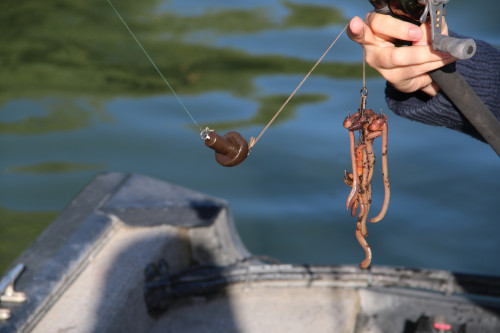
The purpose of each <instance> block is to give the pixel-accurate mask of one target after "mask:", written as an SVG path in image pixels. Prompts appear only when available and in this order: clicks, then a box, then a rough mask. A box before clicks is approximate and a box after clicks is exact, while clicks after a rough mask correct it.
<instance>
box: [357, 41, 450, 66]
mask: <svg viewBox="0 0 500 333" xmlns="http://www.w3.org/2000/svg"><path fill="white" fill-rule="evenodd" d="M450 58H452V56H451V55H450V54H447V53H441V52H436V51H434V50H433V49H432V47H431V46H428V45H415V46H412V47H394V48H379V49H374V50H373V52H369V53H368V56H367V62H368V63H369V64H370V66H372V67H375V68H383V69H391V68H395V67H403V66H415V65H422V64H426V63H433V62H442V64H441V66H443V64H444V63H443V61H445V60H447V59H450ZM455 60H456V59H455ZM452 61H454V60H452Z"/></svg>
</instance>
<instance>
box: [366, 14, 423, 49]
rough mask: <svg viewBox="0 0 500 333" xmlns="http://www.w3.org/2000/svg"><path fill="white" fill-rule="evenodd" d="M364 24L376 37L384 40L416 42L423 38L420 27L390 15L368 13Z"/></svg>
mask: <svg viewBox="0 0 500 333" xmlns="http://www.w3.org/2000/svg"><path fill="white" fill-rule="evenodd" d="M366 22H367V24H368V26H369V27H370V29H371V30H372V31H373V33H374V34H375V35H376V36H379V37H381V38H384V39H386V40H396V39H398V40H405V41H411V42H416V41H419V40H420V39H422V37H423V31H422V29H420V27H418V26H416V25H414V24H412V23H409V22H405V21H401V20H400V19H397V18H395V17H392V16H390V15H384V14H378V13H375V12H370V13H368V15H366Z"/></svg>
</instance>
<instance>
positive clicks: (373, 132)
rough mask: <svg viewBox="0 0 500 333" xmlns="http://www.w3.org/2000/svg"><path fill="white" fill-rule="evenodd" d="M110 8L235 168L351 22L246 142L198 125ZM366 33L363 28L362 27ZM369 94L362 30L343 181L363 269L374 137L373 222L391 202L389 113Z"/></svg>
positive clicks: (223, 161)
mask: <svg viewBox="0 0 500 333" xmlns="http://www.w3.org/2000/svg"><path fill="white" fill-rule="evenodd" d="M106 1H107V2H108V4H109V5H110V6H111V8H112V9H113V10H114V12H115V13H116V15H117V16H118V18H119V19H120V20H121V21H122V23H123V25H124V26H125V27H126V28H127V30H128V32H129V33H130V35H132V37H133V38H134V40H135V41H136V43H137V44H138V45H139V47H140V48H141V50H142V51H143V53H144V54H145V55H146V57H147V58H148V59H149V61H150V62H151V64H152V65H153V67H154V68H155V69H156V71H157V72H158V74H159V75H160V76H161V78H162V79H163V81H164V82H165V84H166V85H167V87H168V88H169V89H170V91H171V92H172V93H173V94H174V96H175V97H176V98H177V100H178V101H179V104H180V105H181V106H182V108H183V109H184V111H185V112H186V113H187V114H188V115H189V117H190V118H191V120H192V122H193V123H194V124H195V125H196V126H197V127H198V128H200V131H201V133H200V138H201V139H202V140H203V141H204V142H205V145H206V146H207V147H208V148H210V149H213V150H214V151H215V160H216V161H217V163H219V164H220V165H222V166H225V167H233V166H236V165H239V164H240V163H242V162H243V161H244V160H245V159H246V158H247V156H248V155H249V154H250V152H251V150H252V148H253V147H254V146H255V144H256V143H257V142H258V141H259V139H260V138H261V137H262V135H263V134H264V133H265V132H266V131H267V129H268V128H269V127H270V126H271V124H272V123H273V122H274V120H275V119H276V118H277V117H278V116H279V115H280V113H281V112H282V111H283V109H284V108H285V106H286V105H287V104H288V102H290V100H291V99H292V98H293V96H294V95H295V94H296V93H297V91H298V90H299V89H300V87H301V86H302V85H303V84H304V82H305V81H306V80H307V79H308V78H309V76H310V75H311V74H312V72H313V71H314V70H315V69H316V67H317V66H318V65H319V63H320V62H321V61H322V60H323V58H324V57H325V56H326V55H327V53H328V52H329V51H330V50H331V48H332V47H333V46H334V45H335V43H336V42H337V40H338V39H339V38H340V37H341V36H342V34H343V33H344V32H345V31H346V30H347V28H348V26H349V25H346V26H345V28H344V29H343V30H342V31H341V32H340V34H339V35H338V36H337V38H336V39H335V40H334V41H333V42H332V43H331V44H330V46H329V47H328V48H327V50H326V51H325V52H324V53H323V55H322V56H321V57H320V58H319V59H318V61H317V62H316V63H315V64H314V66H313V67H312V68H311V70H310V71H309V72H308V73H307V74H306V76H305V77H304V78H303V79H302V81H301V82H300V83H299V85H298V86H297V87H296V88H295V90H294V91H293V92H292V93H291V94H290V96H289V97H288V98H287V99H286V101H285V102H284V103H283V105H282V106H281V107H280V108H279V109H278V111H277V112H276V114H275V115H274V116H273V118H272V119H271V120H270V121H269V123H268V124H267V125H266V126H265V127H264V129H263V130H262V131H261V132H260V134H259V135H258V136H257V138H254V137H251V138H250V141H249V142H247V141H246V140H245V139H244V138H243V136H242V135H241V134H240V133H238V132H234V131H233V132H228V133H226V134H224V135H223V136H222V135H219V134H218V133H216V132H215V131H214V130H213V129H211V128H209V127H206V128H204V129H203V128H202V127H200V126H199V125H198V123H197V122H196V120H195V119H194V117H193V116H192V115H191V113H190V112H189V111H188V109H187V108H186V106H185V105H184V104H183V103H182V100H181V99H180V98H179V96H178V95H177V94H176V93H175V91H174V89H173V88H172V86H171V85H170V84H169V83H168V81H167V79H166V78H165V77H164V76H163V74H162V73H161V71H160V70H159V69H158V67H157V66H156V64H155V62H154V61H153V60H152V59H151V57H150V56H149V54H148V53H147V51H146V50H145V49H144V47H143V46H142V44H141V43H140V41H139V40H138V39H137V37H136V36H135V35H134V33H133V32H132V30H131V29H130V27H129V26H128V24H127V23H126V22H125V20H124V19H123V18H122V16H121V15H120V13H119V12H118V10H117V9H116V8H115V7H114V5H113V4H112V3H111V0H106ZM363 32H364V30H363ZM367 96H368V90H367V89H366V54H365V45H364V33H363V89H362V90H361V100H360V107H359V109H358V112H356V113H355V114H354V115H353V116H350V115H348V116H347V118H346V119H345V121H344V127H345V128H346V129H348V130H349V136H350V145H351V159H352V168H353V172H352V174H351V173H348V172H347V171H346V172H345V177H344V181H345V183H346V184H347V185H349V186H351V187H352V189H351V193H350V194H349V197H348V199H347V204H346V206H347V209H350V210H351V215H352V216H353V217H354V216H355V215H356V212H357V210H358V207H359V215H358V222H357V223H356V238H357V239H358V241H359V243H360V244H361V246H362V247H363V249H364V250H365V252H366V259H365V260H364V261H363V262H362V263H361V264H360V266H361V268H363V269H365V268H368V266H369V265H370V262H371V259H372V253H371V250H370V247H369V245H368V243H367V242H366V240H365V237H367V235H368V234H367V232H366V222H367V220H368V212H369V209H370V204H371V193H372V190H371V179H372V176H373V170H374V165H375V154H374V153H373V141H374V139H375V138H377V137H379V136H382V141H383V142H382V168H383V175H384V186H385V199H384V204H383V207H382V210H381V212H380V213H379V214H378V215H377V216H376V217H374V218H372V219H370V222H372V223H375V222H378V221H380V220H381V219H382V218H383V217H384V215H385V212H386V211H387V207H388V205H389V196H390V191H389V179H388V178H387V177H388V176H387V116H386V115H384V114H382V113H381V114H380V115H378V114H375V113H374V112H373V111H372V110H367V109H366V98H367ZM355 131H359V134H358V142H357V143H356V141H355V134H354V132H355Z"/></svg>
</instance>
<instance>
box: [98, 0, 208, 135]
mask: <svg viewBox="0 0 500 333" xmlns="http://www.w3.org/2000/svg"><path fill="white" fill-rule="evenodd" d="M106 1H107V2H108V4H109V5H110V6H111V8H112V9H113V11H114V12H115V14H116V16H118V18H119V19H120V21H122V23H123V25H124V26H125V28H126V29H127V30H128V32H129V33H130V35H131V36H132V38H134V40H135V41H136V42H137V45H139V47H140V49H141V50H142V52H144V54H145V55H146V57H147V58H148V60H149V62H151V65H153V67H154V68H155V69H156V71H157V72H158V74H160V76H161V78H162V79H163V81H164V82H165V84H166V85H167V87H168V88H169V89H170V91H171V92H172V94H174V96H175V98H176V99H177V101H178V102H179V104H180V105H181V106H182V108H183V109H184V111H186V113H187V114H188V116H189V118H191V120H192V121H193V123H194V124H195V125H196V127H198V128H200V129H201V126H200V125H198V123H197V122H196V120H195V119H194V117H193V115H192V114H191V112H189V110H188V109H187V107H186V106H185V105H184V103H183V102H182V100H181V99H180V97H179V96H178V95H177V94H176V92H175V90H174V88H172V86H171V85H170V83H168V81H167V79H166V78H165V76H163V74H162V72H161V71H160V69H159V68H158V66H156V63H155V62H154V61H153V59H152V58H151V57H150V56H149V54H148V52H147V51H146V49H145V48H144V47H143V46H142V44H141V42H140V41H139V39H137V37H136V36H135V34H134V33H133V32H132V29H130V27H129V26H128V24H127V22H125V20H124V19H123V17H122V16H121V15H120V13H119V12H118V10H117V9H116V7H115V6H114V5H113V4H112V3H111V0H106Z"/></svg>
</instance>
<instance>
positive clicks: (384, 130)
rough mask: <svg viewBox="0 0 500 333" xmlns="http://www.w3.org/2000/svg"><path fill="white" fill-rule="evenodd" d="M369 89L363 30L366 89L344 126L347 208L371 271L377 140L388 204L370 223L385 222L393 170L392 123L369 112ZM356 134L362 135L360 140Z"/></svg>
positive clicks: (363, 264) (364, 265) (362, 265)
mask: <svg viewBox="0 0 500 333" xmlns="http://www.w3.org/2000/svg"><path fill="white" fill-rule="evenodd" d="M367 98H368V89H366V48H365V29H364V28H363V88H362V89H361V97H360V100H359V109H358V111H357V112H356V113H355V114H353V115H352V116H351V115H350V114H348V115H347V117H346V118H345V120H344V123H343V126H344V128H345V129H347V130H348V131H349V142H350V155H351V164H352V173H350V172H347V171H344V182H345V184H346V185H348V186H350V187H351V192H350V193H349V195H348V197H347V202H346V209H347V210H350V213H351V216H352V217H355V216H356V213H357V212H358V208H359V214H358V220H357V222H356V233H355V234H356V239H357V240H358V242H359V244H360V245H361V247H362V248H363V250H364V251H365V255H366V257H365V259H364V260H363V261H362V262H361V263H360V264H359V266H360V267H361V268H362V269H367V268H368V267H369V266H370V263H371V260H372V251H371V248H370V246H369V245H368V242H367V241H366V237H368V231H367V227H366V222H367V221H368V213H369V212H370V206H371V203H372V199H371V198H372V185H371V182H372V178H373V174H374V167H375V153H374V151H373V141H374V140H375V139H376V138H378V137H382V175H383V179H384V203H383V205H382V208H381V210H380V212H379V213H378V214H377V216H375V217H373V218H371V219H370V220H369V222H370V223H377V222H379V221H381V220H382V219H383V218H384V216H385V214H386V212H387V209H388V208H389V199H390V196H391V191H390V185H389V170H388V163H387V143H388V130H389V127H388V123H387V116H386V115H385V114H383V113H382V112H380V114H377V113H375V112H374V111H373V110H371V109H366V100H367ZM355 132H358V140H357V141H356V135H355Z"/></svg>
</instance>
